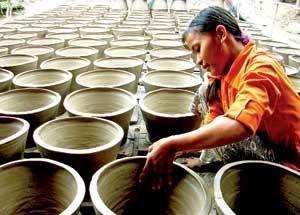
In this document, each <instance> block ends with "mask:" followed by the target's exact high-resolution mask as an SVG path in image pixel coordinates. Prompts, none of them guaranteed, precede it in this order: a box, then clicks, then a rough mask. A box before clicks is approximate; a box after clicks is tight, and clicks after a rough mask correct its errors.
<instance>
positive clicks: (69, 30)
mask: <svg viewBox="0 0 300 215" xmlns="http://www.w3.org/2000/svg"><path fill="white" fill-rule="evenodd" d="M77 32H78V30H77V29H76V28H63V27H59V28H51V29H48V33H49V34H50V33H77Z"/></svg>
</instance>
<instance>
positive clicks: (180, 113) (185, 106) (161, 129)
mask: <svg viewBox="0 0 300 215" xmlns="http://www.w3.org/2000/svg"><path fill="white" fill-rule="evenodd" d="M193 98H194V93H192V92H190V91H187V90H179V89H159V90H155V91H151V92H149V93H147V94H146V95H145V96H144V97H143V98H142V99H141V100H140V107H141V110H142V114H143V118H144V121H145V124H146V127H147V130H148V134H149V140H150V141H151V142H155V141H157V140H159V139H161V138H164V137H168V136H171V135H175V134H181V133H185V132H189V131H192V130H195V129H197V128H198V127H199V126H200V123H201V119H200V117H199V116H196V115H194V114H193V113H192V112H191V111H190V110H189V106H190V104H191V103H192V101H193Z"/></svg>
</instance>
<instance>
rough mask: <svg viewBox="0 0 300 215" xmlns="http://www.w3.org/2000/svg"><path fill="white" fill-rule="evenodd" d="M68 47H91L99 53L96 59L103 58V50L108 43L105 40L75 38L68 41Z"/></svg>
mask: <svg viewBox="0 0 300 215" xmlns="http://www.w3.org/2000/svg"><path fill="white" fill-rule="evenodd" d="M69 45H70V46H86V47H93V48H95V49H97V50H98V51H99V53H98V57H99V58H102V57H104V50H105V49H106V48H107V46H108V43H107V41H105V40H96V39H90V38H77V39H74V40H70V41H69Z"/></svg>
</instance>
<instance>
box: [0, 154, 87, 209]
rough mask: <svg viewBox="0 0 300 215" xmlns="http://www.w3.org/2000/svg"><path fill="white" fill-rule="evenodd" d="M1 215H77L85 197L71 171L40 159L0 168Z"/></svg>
mask: <svg viewBox="0 0 300 215" xmlns="http://www.w3.org/2000/svg"><path fill="white" fill-rule="evenodd" d="M0 186H1V187H2V189H1V190H0V202H1V208H0V214H15V215H22V214H65V215H73V214H78V213H79V209H80V205H81V203H82V201H83V198H84V194H85V186H84V182H83V180H82V178H81V177H80V175H79V174H78V173H77V172H76V171H75V170H74V169H73V168H71V167H69V166H67V165H65V164H62V163H59V162H57V161H53V160H49V159H41V158H39V159H38V158H31V159H23V160H18V161H13V162H10V163H7V164H4V165H2V166H0Z"/></svg>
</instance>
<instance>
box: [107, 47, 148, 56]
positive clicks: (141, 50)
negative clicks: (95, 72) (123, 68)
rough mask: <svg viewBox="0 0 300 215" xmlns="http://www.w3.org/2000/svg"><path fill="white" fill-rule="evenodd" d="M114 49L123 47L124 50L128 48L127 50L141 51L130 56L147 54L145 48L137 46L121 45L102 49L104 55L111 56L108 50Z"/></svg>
mask: <svg viewBox="0 0 300 215" xmlns="http://www.w3.org/2000/svg"><path fill="white" fill-rule="evenodd" d="M115 49H117V50H119V49H125V50H126V49H129V50H136V51H140V52H141V53H138V54H134V55H132V57H137V56H140V55H145V54H147V50H146V49H142V48H137V47H123V46H118V47H110V48H107V49H105V50H104V54H105V55H106V56H110V57H112V56H111V54H110V53H109V51H111V50H115Z"/></svg>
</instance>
